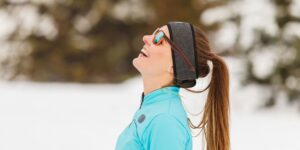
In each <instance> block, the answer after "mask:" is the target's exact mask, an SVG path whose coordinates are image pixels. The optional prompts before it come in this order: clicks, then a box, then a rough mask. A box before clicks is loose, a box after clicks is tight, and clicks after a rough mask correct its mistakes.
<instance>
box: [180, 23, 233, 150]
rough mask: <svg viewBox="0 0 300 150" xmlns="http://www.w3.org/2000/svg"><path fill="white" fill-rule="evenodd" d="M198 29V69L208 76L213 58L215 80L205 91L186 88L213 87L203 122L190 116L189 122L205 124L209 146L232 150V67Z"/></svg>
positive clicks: (210, 89) (192, 126)
mask: <svg viewBox="0 0 300 150" xmlns="http://www.w3.org/2000/svg"><path fill="white" fill-rule="evenodd" d="M194 29H195V36H196V47H197V52H198V56H197V57H198V64H199V65H198V66H199V68H197V69H198V70H199V72H200V75H199V77H204V76H206V75H207V74H208V72H209V71H207V70H209V69H208V65H207V61H208V60H209V61H211V62H212V64H213V67H212V70H211V71H212V76H211V81H210V83H209V85H208V87H207V88H205V89H204V90H201V91H193V90H191V89H186V90H188V91H190V92H193V93H200V92H203V91H205V90H206V89H208V90H209V91H208V95H207V101H206V103H205V106H204V113H203V116H202V120H201V122H200V124H199V125H198V126H195V125H193V124H192V123H191V121H190V119H189V118H188V122H189V124H190V127H191V128H192V129H198V128H202V131H204V137H205V141H206V149H207V150H230V132H229V115H230V103H229V74H228V69H227V66H226V63H225V62H224V60H223V59H222V58H221V57H220V56H218V55H217V54H215V53H213V52H211V49H210V47H209V44H208V40H207V38H206V36H205V35H204V33H203V32H202V31H201V30H200V29H199V28H198V27H196V26H194ZM201 73H202V74H201Z"/></svg>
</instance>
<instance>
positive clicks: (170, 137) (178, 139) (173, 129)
mask: <svg viewBox="0 0 300 150" xmlns="http://www.w3.org/2000/svg"><path fill="white" fill-rule="evenodd" d="M142 138H143V141H144V142H143V144H144V147H145V148H146V150H185V149H186V143H187V140H188V139H189V138H188V135H187V131H186V129H185V128H184V126H183V125H182V124H181V123H180V122H179V121H178V120H177V119H176V118H175V117H174V116H172V115H170V114H159V115H157V116H155V117H154V118H153V119H152V121H151V122H150V123H149V125H148V126H147V127H146V128H145V130H144V133H143V135H142Z"/></svg>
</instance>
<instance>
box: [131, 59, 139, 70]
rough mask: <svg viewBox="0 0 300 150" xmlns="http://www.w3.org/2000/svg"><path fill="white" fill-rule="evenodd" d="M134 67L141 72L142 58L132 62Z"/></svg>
mask: <svg viewBox="0 0 300 150" xmlns="http://www.w3.org/2000/svg"><path fill="white" fill-rule="evenodd" d="M132 65H133V66H134V67H135V68H136V69H137V70H139V68H140V67H139V66H140V58H139V57H136V58H134V59H133V60H132Z"/></svg>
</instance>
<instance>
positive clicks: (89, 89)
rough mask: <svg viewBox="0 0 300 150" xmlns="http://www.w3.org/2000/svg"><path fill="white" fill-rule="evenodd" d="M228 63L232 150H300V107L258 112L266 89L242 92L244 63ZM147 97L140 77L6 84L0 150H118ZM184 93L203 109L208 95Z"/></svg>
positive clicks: (0, 97)
mask: <svg viewBox="0 0 300 150" xmlns="http://www.w3.org/2000/svg"><path fill="white" fill-rule="evenodd" d="M226 61H227V62H228V66H229V68H230V70H231V72H230V75H231V83H232V84H231V93H230V95H231V119H230V127H231V129H230V130H231V142H232V149H233V150H241V149H242V150H252V149H256V150H266V149H272V150H282V149H287V147H288V149H289V150H299V149H300V145H299V144H298V143H297V142H298V140H297V138H296V136H297V135H299V134H300V130H297V129H298V128H299V125H300V118H299V112H297V111H296V110H297V109H296V107H292V106H289V105H288V104H287V102H286V100H285V99H284V98H283V101H282V103H280V105H278V106H275V107H274V108H271V109H258V108H259V107H258V106H259V105H260V102H261V99H262V98H263V94H262V93H264V92H265V91H264V90H263V89H264V88H259V87H257V86H255V85H251V86H249V87H245V88H242V89H241V85H240V83H239V82H238V81H239V80H240V79H241V75H240V74H241V72H242V71H243V68H242V67H240V66H242V63H243V62H242V61H241V60H239V59H236V58H226ZM201 81H202V79H201V80H199V81H198V85H201V87H205V84H204V83H205V80H203V84H201ZM199 87H200V86H197V88H199ZM141 92H142V80H141V78H140V77H135V78H132V79H130V80H127V81H125V82H123V83H121V84H89V85H82V84H63V83H31V82H7V81H1V82H0V141H1V143H0V149H1V150H19V149H22V150H40V149H43V150H56V149H57V150H58V149H72V150H81V149H85V150H87V149H88V150H96V149H97V150H99V149H108V150H109V149H114V146H115V142H116V140H117V137H118V135H119V134H120V133H121V132H122V130H123V129H124V128H125V127H126V126H127V124H128V123H130V121H131V119H132V117H133V114H134V112H135V111H136V110H137V109H138V107H139V104H140V98H141ZM180 92H181V93H180V94H181V95H182V96H183V97H184V98H183V103H184V104H185V106H186V107H187V108H188V109H189V111H192V112H196V111H200V110H201V109H199V108H201V107H203V104H204V97H203V95H205V93H204V94H203V95H202V98H201V95H192V94H191V93H188V94H187V92H186V91H184V90H181V91H180ZM193 102H194V103H193ZM191 104H194V105H191ZM191 106H194V107H191ZM197 108H198V109H197ZM200 139H201V136H199V137H197V138H195V139H194V141H193V145H194V149H201V140H200Z"/></svg>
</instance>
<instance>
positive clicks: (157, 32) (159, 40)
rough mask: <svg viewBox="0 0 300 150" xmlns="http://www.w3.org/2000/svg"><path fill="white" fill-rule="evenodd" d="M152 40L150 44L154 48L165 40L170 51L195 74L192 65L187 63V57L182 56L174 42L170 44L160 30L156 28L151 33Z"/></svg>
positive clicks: (181, 51)
mask: <svg viewBox="0 0 300 150" xmlns="http://www.w3.org/2000/svg"><path fill="white" fill-rule="evenodd" d="M153 35H154V36H153V40H152V43H153V44H154V45H156V46H158V45H160V44H161V43H162V42H163V40H164V39H165V40H166V41H167V42H168V43H169V44H170V45H171V49H172V50H174V51H175V52H176V53H178V54H179V56H180V57H181V58H182V59H183V60H184V62H185V63H186V64H187V65H188V66H189V68H190V69H191V70H192V71H194V72H196V70H195V67H194V66H193V65H192V63H191V62H190V61H189V59H188V58H187V56H186V55H185V54H184V51H183V50H181V49H180V48H179V47H178V46H176V44H175V43H174V42H172V41H171V40H170V39H169V38H168V37H167V36H166V33H165V32H164V31H162V30H161V29H160V28H157V29H156V30H155V31H154V32H153Z"/></svg>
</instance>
